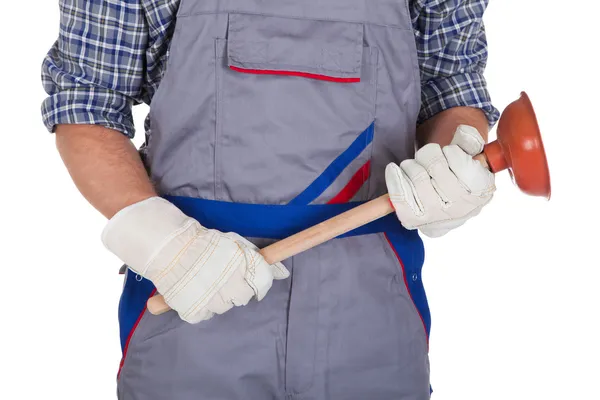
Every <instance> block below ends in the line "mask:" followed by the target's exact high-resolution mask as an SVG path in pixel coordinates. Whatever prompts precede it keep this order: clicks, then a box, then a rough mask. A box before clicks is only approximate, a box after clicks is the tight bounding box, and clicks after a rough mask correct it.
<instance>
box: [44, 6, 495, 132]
mask: <svg viewBox="0 0 600 400" xmlns="http://www.w3.org/2000/svg"><path fill="white" fill-rule="evenodd" d="M179 1H180V0H129V1H112V0H61V1H60V11H61V21H60V33H59V38H58V40H57V41H56V43H55V44H54V46H53V47H52V49H51V50H50V51H49V52H48V55H47V56H46V58H45V59H44V62H43V66H42V82H43V84H44V89H45V90H46V92H47V93H48V94H49V97H48V98H47V99H46V100H45V101H44V103H43V105H42V114H43V119H44V123H45V125H46V127H47V128H48V130H50V131H53V130H54V127H55V126H56V125H57V124H97V125H103V126H106V127H108V128H112V129H116V130H118V131H121V132H123V133H124V134H126V135H128V136H130V137H133V135H134V132H135V129H134V126H133V117H132V113H131V108H132V106H133V105H134V104H139V103H142V102H144V103H147V104H149V103H150V101H151V99H152V96H153V95H154V93H155V92H156V89H157V88H158V85H159V83H160V80H161V78H162V75H163V71H164V68H165V65H166V61H167V57H168V46H169V41H170V39H171V36H172V33H173V28H174V22H175V15H176V13H177V8H178V7H179ZM488 1H489V0H410V2H409V3H410V5H411V16H412V21H413V26H414V32H415V39H416V43H417V50H418V55H419V61H420V67H421V80H422V93H423V96H422V98H423V104H422V108H421V113H420V116H419V122H423V121H425V120H427V119H428V118H430V117H432V116H433V115H435V114H437V113H439V112H440V111H443V110H445V109H447V108H451V107H456V106H471V107H477V108H481V109H482V110H483V111H484V112H485V113H486V115H487V117H488V119H489V121H490V125H492V124H494V123H495V122H496V121H497V119H498V117H499V113H498V111H497V110H496V109H495V108H494V107H493V105H492V103H491V101H490V97H489V94H488V91H487V89H486V84H485V79H484V77H483V71H484V69H485V64H486V61H487V43H486V38H485V31H484V27H483V23H482V16H483V12H484V10H485V8H486V6H487V3H488ZM147 128H148V127H147Z"/></svg>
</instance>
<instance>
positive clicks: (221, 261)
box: [102, 197, 289, 323]
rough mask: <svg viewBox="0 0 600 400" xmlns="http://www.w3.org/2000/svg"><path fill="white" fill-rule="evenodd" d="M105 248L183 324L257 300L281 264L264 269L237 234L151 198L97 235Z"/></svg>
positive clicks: (281, 273)
mask: <svg viewBox="0 0 600 400" xmlns="http://www.w3.org/2000/svg"><path fill="white" fill-rule="evenodd" d="M102 241H103V242H104V245H105V246H106V247H107V248H108V249H109V250H110V251H111V252H113V253H114V254H115V255H116V256H117V257H119V258H120V259H121V260H123V262H125V263H126V264H127V265H128V267H129V268H130V269H131V270H132V271H134V272H135V273H137V274H139V275H141V276H143V277H145V278H147V279H149V280H150V281H152V283H154V285H155V286H156V289H157V290H158V292H159V293H160V294H162V295H163V296H164V298H165V301H166V303H167V304H168V305H169V306H170V307H171V308H172V309H173V310H175V311H177V312H178V313H179V316H180V317H181V319H183V320H184V321H187V322H190V323H198V322H200V321H203V320H207V319H210V318H212V317H213V316H214V315H215V314H223V313H224V312H226V311H228V310H230V309H231V308H232V307H233V306H244V305H246V304H248V302H249V301H250V299H252V298H253V297H256V298H257V299H258V300H259V301H260V300H262V299H263V298H264V297H265V295H266V293H267V291H268V290H269V289H270V288H271V285H272V283H273V279H285V278H287V277H288V276H289V272H288V270H287V269H286V268H285V267H284V266H283V264H281V263H276V264H273V265H269V264H268V263H267V262H266V261H265V260H264V258H263V257H262V256H261V255H260V254H259V253H258V248H257V247H256V246H254V245H253V244H252V243H250V242H249V241H248V240H246V239H244V238H243V237H241V236H240V235H238V234H236V233H222V232H219V231H217V230H214V229H206V228H204V227H203V226H201V225H200V223H198V221H196V220H195V219H193V218H190V217H188V216H186V215H185V214H184V213H183V212H181V211H180V210H179V209H178V208H177V207H175V206H174V205H173V204H171V203H170V202H168V201H166V200H164V199H162V198H160V197H153V198H150V199H148V200H144V201H142V202H140V203H137V204H134V205H132V206H129V207H127V208H125V209H123V210H121V211H120V212H119V213H117V215H115V216H114V217H113V218H112V219H111V220H110V221H109V223H108V225H107V226H106V228H105V229H104V232H103V233H102Z"/></svg>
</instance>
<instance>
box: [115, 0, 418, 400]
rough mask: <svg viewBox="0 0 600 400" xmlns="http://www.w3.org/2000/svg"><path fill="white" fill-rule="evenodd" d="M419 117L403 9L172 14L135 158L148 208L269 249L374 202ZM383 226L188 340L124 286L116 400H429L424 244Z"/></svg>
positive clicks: (146, 292)
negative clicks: (349, 208)
mask: <svg viewBox="0 0 600 400" xmlns="http://www.w3.org/2000/svg"><path fill="white" fill-rule="evenodd" d="M419 106H420V81H419V68H418V64H417V54H416V47H415V39H414V36H413V30H412V25H411V20H410V16H409V12H408V6H407V4H406V0H182V2H181V5H180V8H179V11H178V17H177V23H176V27H175V31H174V35H173V39H172V43H171V48H170V55H169V59H168V65H167V69H166V73H165V76H164V78H163V80H162V82H161V84H160V87H159V89H158V91H157V93H156V95H155V96H154V98H153V100H152V105H151V111H150V121H151V125H150V126H151V131H150V132H149V134H148V138H147V144H146V146H145V148H144V151H143V155H144V160H145V162H146V164H147V167H148V170H149V171H150V174H151V178H152V180H153V182H154V183H155V184H156V187H157V188H158V190H159V193H161V195H165V196H173V198H174V203H175V204H176V205H178V203H177V199H180V200H181V199H184V200H185V199H188V200H185V201H191V202H194V201H196V199H197V202H196V203H194V204H198V205H197V206H196V205H194V206H193V207H192V208H190V211H189V212H188V211H186V210H184V212H188V213H189V214H194V213H195V212H200V211H205V213H204V214H206V215H208V216H209V217H210V218H212V220H211V221H212V222H208V221H204V220H203V219H202V218H201V217H200V216H198V219H199V220H200V222H201V223H203V224H204V225H212V226H208V227H210V228H216V229H221V230H227V229H231V230H234V229H235V230H236V231H239V233H240V234H243V235H244V236H247V237H250V238H252V239H251V240H253V241H254V242H255V243H257V244H258V245H259V246H264V245H265V244H268V243H269V242H270V241H272V240H271V239H276V238H279V237H283V236H285V235H287V234H288V233H293V232H296V231H298V230H300V229H301V228H305V227H306V226H303V224H306V225H307V226H308V225H309V224H311V223H312V222H311V219H310V218H311V216H312V215H313V214H315V213H316V212H317V211H315V210H321V211H319V212H322V211H323V212H325V210H338V209H339V210H340V211H342V209H341V208H340V207H345V206H346V205H348V204H350V205H351V204H354V202H361V201H366V200H370V199H373V198H375V197H377V196H379V195H381V194H383V193H385V191H386V187H385V182H384V168H385V166H386V165H387V164H388V163H389V162H400V161H402V160H403V159H406V158H410V157H412V156H413V154H414V141H415V127H416V119H417V114H418V111H419ZM184 200H181V203H182V205H183V204H187V203H185V201H184ZM190 204H191V203H190ZM253 205H255V206H256V207H254V208H252V207H251V206H253ZM263 205H269V206H276V207H270V208H268V206H263ZM182 207H183V206H182ZM194 207H196V208H194ZM203 207H206V209H204V208H203ZM219 207H224V208H219ZM227 207H230V209H231V212H229V211H222V212H211V210H219V209H222V210H228V208H227ZM335 207H338V208H335ZM182 209H183V208H182ZM263 209H264V214H263ZM272 209H276V210H279V211H281V212H283V214H277V215H279V216H278V217H275V216H269V215H271V214H269V213H270V212H271V210H272ZM194 210H196V211H194ZM290 210H291V211H290ZM238 211H239V212H238ZM279 211H277V212H279ZM236 213H237V214H236ZM285 213H289V215H288V214H285ZM334 213H337V211H335V212H334ZM292 214H293V215H292ZM232 215H237V216H236V217H235V218H233V219H232ZM273 215H274V214H273ZM281 215H283V216H281ZM192 216H195V214H194V215H192ZM294 216H296V217H294ZM221 217H222V218H221ZM392 217H393V216H392ZM207 218H208V217H207ZM226 218H229V220H230V221H229V222H228V223H230V225H227V224H228V223H225V222H224V221H225V219H226ZM245 218H248V220H247V221H242V220H244V219H245ZM251 218H255V219H256V221H257V222H252V223H250V222H249V221H251ZM294 218H295V220H297V221H298V223H297V224H296V225H295V226H294V227H291V226H287V225H286V224H287V223H288V222H287V221H288V220H292V219H294ZM236 223H239V224H240V225H239V229H238V226H237V225H235V224H236ZM385 223H386V224H388V226H390V227H393V229H392V230H394V231H395V233H394V232H391V231H390V232H387V228H386V229H380V230H374V231H369V232H364V233H363V234H356V235H350V236H347V237H343V238H338V239H334V240H332V241H330V242H328V243H325V244H323V245H321V246H318V247H316V248H314V249H311V250H309V251H307V252H305V253H302V254H300V255H298V256H295V257H293V258H291V259H288V260H286V261H285V262H284V264H285V265H286V266H287V267H288V269H289V270H290V271H291V277H290V278H289V279H287V280H283V281H276V282H275V283H274V285H273V288H272V289H271V291H270V292H269V293H268V294H267V296H266V298H265V299H264V300H263V301H261V302H256V301H252V302H251V303H250V304H249V305H248V306H246V307H236V308H234V309H232V310H231V311H229V312H227V313H226V314H223V315H221V316H217V317H215V318H213V319H211V320H209V321H206V322H203V323H200V324H198V325H190V324H187V323H184V322H183V321H181V320H180V319H179V317H178V316H177V314H176V313H175V312H169V313H166V314H164V315H161V316H152V315H150V314H149V313H148V312H147V311H145V308H144V307H143V303H144V302H145V300H146V299H147V298H148V296H150V295H151V294H152V293H153V290H152V289H153V288H152V286H151V284H150V283H149V282H147V281H143V280H136V279H135V275H133V276H132V274H131V273H128V275H127V277H126V284H125V289H124V293H123V298H122V301H121V309H120V313H121V328H122V335H121V337H122V342H123V350H124V357H123V361H122V364H121V368H120V370H119V378H118V396H119V399H120V400H192V399H194V400H196V399H197V400H200V399H202V400H205V399H206V400H238V399H240V400H241V399H251V400H271V399H272V400H275V399H277V400H283V399H286V400H291V399H297V400H309V399H310V400H327V399H332V400H353V399H356V400H388V399H395V400H424V399H428V398H429V396H430V386H429V361H428V331H429V312H428V309H427V304H426V299H425V294H424V291H423V289H422V283H421V275H420V271H421V265H422V263H423V247H422V242H421V240H420V238H419V237H418V234H417V233H416V232H414V231H411V232H409V231H406V230H403V228H402V227H401V226H400V224H399V223H398V221H397V220H395V219H394V220H393V221H392V220H389V219H388V220H387V222H385ZM231 224H233V225H231ZM249 226H250V227H251V228H248V227H249ZM252 227H253V228H252ZM282 227H283V228H282ZM280 228H281V229H280ZM248 229H250V230H248ZM252 229H254V230H252ZM278 229H279V230H278ZM262 230H264V234H262V233H263V231H262ZM274 231H277V232H278V233H277V234H275V233H272V232H274ZM136 304H137V305H136ZM136 307H137V309H136ZM132 316H133V318H132Z"/></svg>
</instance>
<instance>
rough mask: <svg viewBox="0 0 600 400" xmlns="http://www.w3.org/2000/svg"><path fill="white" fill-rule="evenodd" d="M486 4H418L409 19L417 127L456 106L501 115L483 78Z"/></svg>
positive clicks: (422, 0)
mask: <svg viewBox="0 0 600 400" xmlns="http://www.w3.org/2000/svg"><path fill="white" fill-rule="evenodd" d="M487 4H488V0H415V1H412V2H411V16H412V20H413V27H414V30H415V39H416V43H417V52H418V57H419V65H420V72H421V99H422V104H421V111H420V113H419V123H422V122H424V121H426V120H427V119H429V118H431V117H433V116H434V115H436V114H438V113H439V112H441V111H444V110H446V109H449V108H452V107H459V106H464V107H474V108H479V109H481V110H482V111H483V112H484V113H485V115H486V116H487V119H488V121H489V124H490V126H493V125H494V124H495V123H496V122H497V121H498V118H499V116H500V113H499V112H498V110H497V109H496V108H495V107H494V106H493V104H492V101H491V99H490V94H489V92H488V89H487V85H486V80H485V78H484V75H483V73H484V70H485V67H486V63H487V57H488V50H487V40H486V35H485V27H484V24H483V20H482V18H483V13H484V11H485V9H486V7H487Z"/></svg>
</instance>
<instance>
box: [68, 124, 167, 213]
mask: <svg viewBox="0 0 600 400" xmlns="http://www.w3.org/2000/svg"><path fill="white" fill-rule="evenodd" d="M56 147H57V148H58V151H59V153H60V156H61V157H62V159H63V162H64V163H65V165H66V167H67V169H68V171H69V173H70V174H71V177H72V178H73V181H74V182H75V185H76V186H77V188H78V189H79V191H80V192H81V194H82V195H83V196H84V197H85V198H86V199H87V200H88V201H89V202H90V204H91V205H92V206H94V207H95V208H96V209H97V210H98V211H100V212H101V213H102V214H103V215H104V216H105V217H106V218H112V217H113V216H114V215H115V214H116V213H117V212H118V211H120V210H121V209H123V208H125V207H127V206H129V205H132V204H134V203H137V202H139V201H142V200H145V199H148V198H150V197H153V196H156V191H155V190H154V188H153V187H152V184H151V182H150V179H149V178H148V175H147V173H146V170H145V168H144V165H143V164H142V160H141V159H140V156H139V154H138V152H137V150H136V148H135V146H134V145H133V143H131V141H130V140H129V139H128V138H127V137H126V136H125V135H123V134H122V133H120V132H117V131H115V130H112V129H108V128H104V127H102V126H94V125H58V126H57V127H56Z"/></svg>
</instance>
